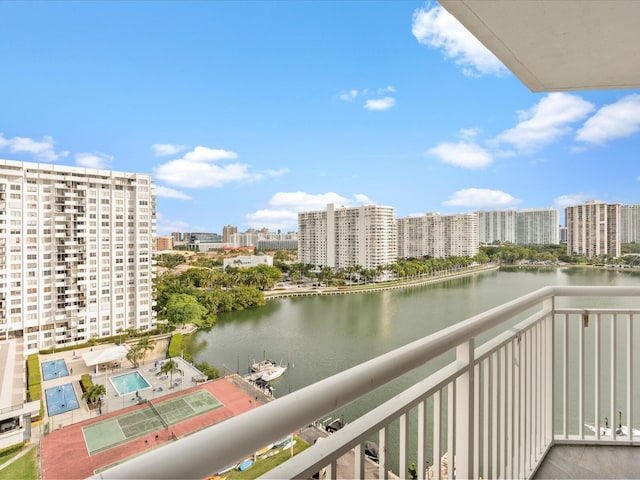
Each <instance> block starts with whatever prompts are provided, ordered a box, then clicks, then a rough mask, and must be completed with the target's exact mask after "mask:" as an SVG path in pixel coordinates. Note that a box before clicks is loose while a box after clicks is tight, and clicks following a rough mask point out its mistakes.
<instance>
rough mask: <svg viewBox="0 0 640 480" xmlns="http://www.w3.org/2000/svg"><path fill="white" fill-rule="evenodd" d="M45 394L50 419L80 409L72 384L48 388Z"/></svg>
mask: <svg viewBox="0 0 640 480" xmlns="http://www.w3.org/2000/svg"><path fill="white" fill-rule="evenodd" d="M44 393H45V396H46V398H47V413H48V414H49V416H50V417H53V416H54V415H59V414H61V413H65V412H68V411H69V410H75V409H76V408H80V407H79V405H78V399H77V398H76V393H75V392H74V391H73V385H71V384H70V383H65V384H64V385H58V386H57V387H51V388H47V389H46V390H45V391H44Z"/></svg>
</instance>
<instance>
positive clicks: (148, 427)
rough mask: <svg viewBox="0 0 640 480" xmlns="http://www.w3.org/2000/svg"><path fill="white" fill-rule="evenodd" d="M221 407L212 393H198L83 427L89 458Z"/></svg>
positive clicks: (204, 391)
mask: <svg viewBox="0 0 640 480" xmlns="http://www.w3.org/2000/svg"><path fill="white" fill-rule="evenodd" d="M221 406H222V403H221V402H219V401H218V399H216V398H215V397H214V396H213V395H211V393H209V392H207V391H206V390H198V391H196V392H193V393H189V394H187V395H184V396H183V397H179V398H174V399H171V400H165V401H163V402H157V403H154V404H151V403H149V404H148V406H146V407H143V408H140V409H138V410H135V411H133V412H129V413H125V414H123V415H119V416H117V417H114V418H110V419H109V420H104V421H102V422H98V423H94V424H92V425H88V426H86V427H82V433H83V435H84V440H85V443H86V445H87V450H88V451H89V455H93V454H95V453H98V452H102V451H104V450H106V449H108V448H111V447H114V446H116V445H120V444H122V443H125V442H128V441H129V440H133V439H135V438H138V437H142V436H143V435H147V434H149V433H153V432H156V431H158V430H162V429H163V428H165V427H168V426H169V425H173V424H176V423H179V422H182V421H184V420H188V419H190V418H192V417H195V416H197V415H200V414H202V413H205V412H208V411H211V410H214V409H216V408H219V407H221Z"/></svg>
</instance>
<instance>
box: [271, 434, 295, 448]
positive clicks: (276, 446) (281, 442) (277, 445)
mask: <svg viewBox="0 0 640 480" xmlns="http://www.w3.org/2000/svg"><path fill="white" fill-rule="evenodd" d="M291 440H293V437H292V436H291V435H289V436H286V437H284V438H283V439H282V440H279V441H277V442H276V443H274V444H273V448H280V447H282V446H283V445H285V444H287V443H288V442H290V441H291Z"/></svg>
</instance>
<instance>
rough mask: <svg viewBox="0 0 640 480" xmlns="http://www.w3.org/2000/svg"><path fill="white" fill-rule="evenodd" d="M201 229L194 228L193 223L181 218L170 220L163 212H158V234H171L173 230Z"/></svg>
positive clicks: (189, 230) (190, 230) (191, 230)
mask: <svg viewBox="0 0 640 480" xmlns="http://www.w3.org/2000/svg"><path fill="white" fill-rule="evenodd" d="M198 230H200V229H194V228H192V226H191V225H189V224H188V223H186V222H183V221H181V220H169V219H168V218H165V216H164V215H162V213H160V212H157V213H156V231H157V233H158V235H170V234H171V233H173V232H193V231H196V232H197V231H198Z"/></svg>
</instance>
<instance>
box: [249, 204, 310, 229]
mask: <svg viewBox="0 0 640 480" xmlns="http://www.w3.org/2000/svg"><path fill="white" fill-rule="evenodd" d="M246 219H247V224H248V225H249V226H250V227H253V228H263V227H266V228H268V229H269V230H271V231H275V230H283V231H293V230H297V229H298V213H297V212H294V211H291V210H273V209H263V210H258V211H257V212H254V213H249V214H247V215H246Z"/></svg>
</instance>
